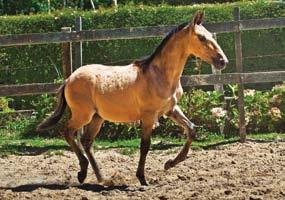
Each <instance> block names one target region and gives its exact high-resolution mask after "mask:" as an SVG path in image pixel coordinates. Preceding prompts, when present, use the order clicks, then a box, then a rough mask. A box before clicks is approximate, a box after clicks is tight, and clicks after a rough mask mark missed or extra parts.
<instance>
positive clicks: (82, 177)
mask: <svg viewBox="0 0 285 200" xmlns="http://www.w3.org/2000/svg"><path fill="white" fill-rule="evenodd" d="M86 177H87V171H86V172H83V171H80V172H78V173H77V179H78V181H79V183H80V184H82V183H83V182H84V180H85V179H86Z"/></svg>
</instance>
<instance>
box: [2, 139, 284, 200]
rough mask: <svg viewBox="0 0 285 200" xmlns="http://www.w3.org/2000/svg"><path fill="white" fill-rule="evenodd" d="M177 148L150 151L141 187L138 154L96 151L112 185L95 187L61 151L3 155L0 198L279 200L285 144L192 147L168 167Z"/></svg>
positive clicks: (71, 156)
mask: <svg viewBox="0 0 285 200" xmlns="http://www.w3.org/2000/svg"><path fill="white" fill-rule="evenodd" d="M177 150H178V149H176V148H175V149H173V148H172V149H170V150H164V151H151V152H150V154H149V156H148V158H147V163H146V176H147V179H148V181H149V183H150V185H149V186H147V187H142V186H140V185H139V183H138V180H137V179H136V177H135V171H136V166H137V163H138V154H135V155H133V156H125V155H122V154H120V153H118V151H116V150H106V151H98V152H96V158H97V160H98V162H99V163H100V166H101V168H102V171H103V173H104V175H105V176H112V175H113V174H115V175H114V179H115V180H116V182H117V186H114V187H104V186H101V185H98V183H97V182H96V178H95V175H94V174H93V172H92V170H91V167H89V172H88V177H87V179H86V181H85V184H82V185H80V184H79V183H78V181H77V178H76V176H77V171H78V169H79V166H78V161H77V159H76V157H75V155H74V154H73V153H72V152H68V151H65V152H63V154H62V155H52V156H51V155H49V154H42V155H38V156H9V157H7V158H1V159H0V199H1V200H6V199H13V200H14V199H41V200H44V199H79V200H87V199H119V200H121V199H160V200H167V199H251V200H254V199H256V200H257V199H280V200H281V199H285V143H284V142H273V143H254V142H249V143H245V144H240V143H235V144H230V145H224V146H219V147H218V149H214V150H195V151H192V152H191V153H190V154H189V157H188V159H187V160H186V161H184V162H183V163H181V164H179V165H178V166H177V167H175V168H173V169H170V170H168V171H164V170H163V165H164V163H165V162H166V161H167V160H168V159H169V158H173V157H174V156H175V155H176V153H174V152H175V151H177Z"/></svg>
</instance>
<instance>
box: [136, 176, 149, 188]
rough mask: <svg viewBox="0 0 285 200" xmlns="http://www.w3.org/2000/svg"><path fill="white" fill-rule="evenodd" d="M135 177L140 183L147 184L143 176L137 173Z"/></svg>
mask: <svg viewBox="0 0 285 200" xmlns="http://www.w3.org/2000/svg"><path fill="white" fill-rule="evenodd" d="M137 178H138V179H139V182H140V183H141V185H144V186H148V183H147V182H146V180H145V176H139V175H137Z"/></svg>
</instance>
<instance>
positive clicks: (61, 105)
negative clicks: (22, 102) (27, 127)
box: [37, 84, 66, 131]
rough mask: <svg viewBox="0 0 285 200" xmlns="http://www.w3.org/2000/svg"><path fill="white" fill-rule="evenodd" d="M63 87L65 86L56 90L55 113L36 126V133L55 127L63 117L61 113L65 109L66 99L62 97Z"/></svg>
mask: <svg viewBox="0 0 285 200" xmlns="http://www.w3.org/2000/svg"><path fill="white" fill-rule="evenodd" d="M64 87H65V84H63V85H61V86H60V88H59V89H58V103H57V107H56V109H55V111H54V112H53V114H52V115H51V116H49V117H48V118H47V119H45V120H44V121H43V122H41V123H40V124H39V125H38V126H37V131H43V130H46V129H50V128H51V127H52V126H53V125H55V124H56V123H57V122H58V121H59V120H60V118H61V117H62V115H63V112H64V110H65V108H66V99H65V96H64Z"/></svg>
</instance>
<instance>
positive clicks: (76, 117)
mask: <svg viewBox="0 0 285 200" xmlns="http://www.w3.org/2000/svg"><path fill="white" fill-rule="evenodd" d="M92 115H93V113H82V112H80V111H78V112H75V111H74V110H72V117H71V119H70V120H69V121H68V122H67V130H66V131H65V132H64V133H63V136H64V137H65V139H66V141H67V143H68V144H69V145H70V147H71V148H72V150H73V151H74V152H75V154H76V156H77V158H78V160H79V165H80V171H79V172H78V174H77V178H78V181H79V182H80V183H83V181H84V180H85V178H86V176H87V169H88V159H87V158H86V157H85V156H84V154H83V152H82V149H80V148H79V146H78V144H77V143H76V142H75V140H74V138H75V134H76V131H77V130H78V129H79V128H81V127H83V126H84V125H86V124H88V123H89V121H90V120H91V116H92Z"/></svg>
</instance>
